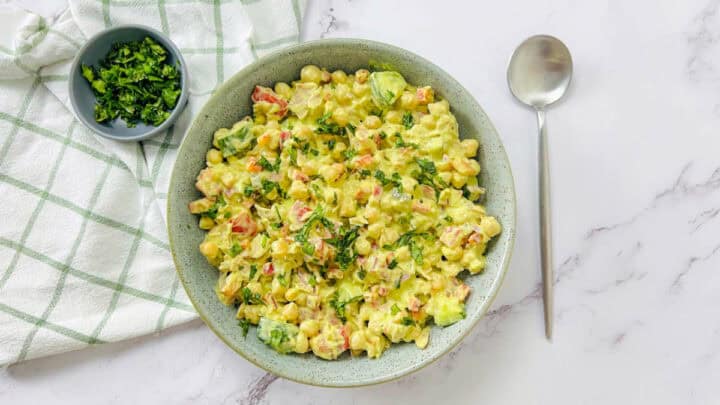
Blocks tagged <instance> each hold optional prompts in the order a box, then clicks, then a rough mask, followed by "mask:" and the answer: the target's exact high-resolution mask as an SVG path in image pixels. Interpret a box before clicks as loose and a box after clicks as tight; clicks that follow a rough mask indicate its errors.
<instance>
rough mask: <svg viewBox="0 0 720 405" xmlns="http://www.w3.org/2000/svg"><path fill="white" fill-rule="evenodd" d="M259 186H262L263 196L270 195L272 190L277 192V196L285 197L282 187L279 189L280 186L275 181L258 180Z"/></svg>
mask: <svg viewBox="0 0 720 405" xmlns="http://www.w3.org/2000/svg"><path fill="white" fill-rule="evenodd" d="M260 184H261V185H262V189H263V194H265V195H267V194H270V193H271V192H272V191H273V190H277V192H278V195H279V196H281V197H284V196H285V191H283V189H282V187H280V184H278V183H277V182H275V181H270V180H268V179H262V180H260Z"/></svg>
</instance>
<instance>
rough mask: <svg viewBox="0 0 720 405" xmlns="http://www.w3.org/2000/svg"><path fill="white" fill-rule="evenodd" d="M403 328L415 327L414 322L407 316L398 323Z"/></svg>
mask: <svg viewBox="0 0 720 405" xmlns="http://www.w3.org/2000/svg"><path fill="white" fill-rule="evenodd" d="M400 323H402V324H403V325H405V326H412V325H415V321H414V320H413V319H412V318H410V317H409V316H406V317H403V319H402V320H401V321H400Z"/></svg>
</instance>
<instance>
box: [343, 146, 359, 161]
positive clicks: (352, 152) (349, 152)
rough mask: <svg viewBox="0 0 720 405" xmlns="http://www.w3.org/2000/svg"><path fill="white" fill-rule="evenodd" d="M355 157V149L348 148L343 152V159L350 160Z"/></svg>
mask: <svg viewBox="0 0 720 405" xmlns="http://www.w3.org/2000/svg"><path fill="white" fill-rule="evenodd" d="M355 156H357V151H356V150H355V149H352V148H348V149H345V150H344V151H343V157H344V158H345V159H346V160H350V159H352V158H354V157H355Z"/></svg>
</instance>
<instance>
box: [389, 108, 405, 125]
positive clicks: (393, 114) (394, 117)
mask: <svg viewBox="0 0 720 405" xmlns="http://www.w3.org/2000/svg"><path fill="white" fill-rule="evenodd" d="M385 122H389V123H391V124H399V123H401V122H402V114H401V113H400V111H398V110H390V111H388V112H386V113H385Z"/></svg>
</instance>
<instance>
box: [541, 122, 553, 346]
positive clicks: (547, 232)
mask: <svg viewBox="0 0 720 405" xmlns="http://www.w3.org/2000/svg"><path fill="white" fill-rule="evenodd" d="M537 120H538V127H539V132H540V133H539V137H538V175H539V178H538V188H539V190H538V196H539V203H540V265H541V269H542V284H543V308H544V312H545V337H546V338H547V339H548V340H552V333H553V281H554V277H553V260H552V230H551V221H550V168H549V163H548V141H547V128H546V125H545V111H544V110H540V109H538V110H537Z"/></svg>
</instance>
